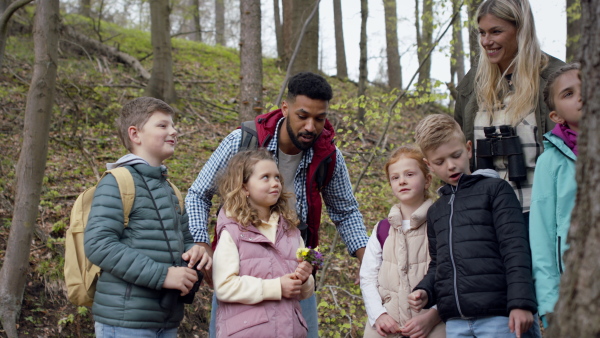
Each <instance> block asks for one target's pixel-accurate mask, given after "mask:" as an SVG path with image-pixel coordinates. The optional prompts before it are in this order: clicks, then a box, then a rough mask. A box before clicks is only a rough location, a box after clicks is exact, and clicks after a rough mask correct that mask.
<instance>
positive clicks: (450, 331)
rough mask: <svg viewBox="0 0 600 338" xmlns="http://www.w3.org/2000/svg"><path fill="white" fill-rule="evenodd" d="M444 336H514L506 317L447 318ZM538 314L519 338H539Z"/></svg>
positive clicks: (512, 337) (478, 337)
mask: <svg viewBox="0 0 600 338" xmlns="http://www.w3.org/2000/svg"><path fill="white" fill-rule="evenodd" d="M446 337H448V338H451V337H477V338H514V337H516V335H515V334H514V333H511V332H510V329H509V328H508V317H503V316H496V317H477V318H470V319H460V318H455V319H448V321H447V322H446ZM541 337H542V333H541V331H540V325H539V318H538V315H537V314H536V315H534V316H533V325H532V326H531V328H530V329H529V330H528V331H527V332H525V333H524V334H522V335H521V338H541Z"/></svg>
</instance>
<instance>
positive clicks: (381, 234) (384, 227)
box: [377, 218, 390, 249]
mask: <svg viewBox="0 0 600 338" xmlns="http://www.w3.org/2000/svg"><path fill="white" fill-rule="evenodd" d="M389 234H390V221H388V219H387V218H384V219H382V220H381V221H379V224H378V225H377V240H378V241H379V244H381V248H382V249H383V243H385V240H386V239H387V237H388V235H389Z"/></svg>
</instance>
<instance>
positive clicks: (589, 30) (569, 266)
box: [548, 0, 600, 338]
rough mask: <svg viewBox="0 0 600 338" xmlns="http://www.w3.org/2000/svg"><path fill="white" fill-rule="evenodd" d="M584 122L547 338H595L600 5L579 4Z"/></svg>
mask: <svg viewBox="0 0 600 338" xmlns="http://www.w3.org/2000/svg"><path fill="white" fill-rule="evenodd" d="M581 9H582V11H581V13H582V18H581V21H582V22H581V24H582V27H581V28H582V32H586V34H582V36H581V47H582V48H581V56H582V57H581V62H582V64H581V66H582V68H581V74H583V75H584V76H582V88H581V89H582V99H583V116H582V120H581V123H580V124H579V125H580V126H581V131H580V134H579V138H578V140H577V143H578V147H579V155H578V159H577V165H576V174H575V176H576V177H577V186H578V187H580V188H581V189H578V190H577V197H576V202H575V207H574V209H573V215H572V219H571V228H570V230H569V237H568V243H569V245H570V249H569V250H568V251H567V252H566V254H565V257H564V261H565V272H564V274H563V276H562V278H561V284H560V297H559V299H558V303H557V304H556V307H555V308H554V311H555V313H554V314H553V316H552V320H551V321H550V327H549V330H548V337H551V338H552V337H599V336H600V321H598V313H599V311H600V303H598V299H600V259H598V257H600V245H598V243H599V242H600V204H598V196H600V185H599V184H598V183H599V182H600V158H599V157H598V153H599V152H600V134H598V132H597V130H598V128H600V101H599V100H598V99H597V98H598V97H599V96H600V54H599V53H598V50H599V49H600V21H599V20H598V17H600V2H598V1H597V0H581Z"/></svg>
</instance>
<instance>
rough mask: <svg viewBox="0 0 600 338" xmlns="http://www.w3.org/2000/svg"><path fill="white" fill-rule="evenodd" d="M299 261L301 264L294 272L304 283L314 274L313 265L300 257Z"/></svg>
mask: <svg viewBox="0 0 600 338" xmlns="http://www.w3.org/2000/svg"><path fill="white" fill-rule="evenodd" d="M298 262H299V263H300V264H298V267H296V271H295V272H294V274H295V275H296V278H297V279H299V280H300V281H301V282H302V284H304V283H306V281H307V280H308V277H310V275H311V274H312V271H313V267H312V265H311V264H310V263H309V262H307V261H304V260H302V259H301V258H298Z"/></svg>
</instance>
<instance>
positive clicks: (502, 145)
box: [454, 0, 564, 223]
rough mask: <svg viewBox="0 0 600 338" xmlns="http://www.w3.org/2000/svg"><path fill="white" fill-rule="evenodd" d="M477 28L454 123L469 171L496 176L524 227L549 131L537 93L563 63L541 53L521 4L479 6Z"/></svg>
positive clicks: (507, 0) (497, 1) (498, 0)
mask: <svg viewBox="0 0 600 338" xmlns="http://www.w3.org/2000/svg"><path fill="white" fill-rule="evenodd" d="M477 23H478V26H479V35H480V39H479V42H480V45H479V47H480V55H479V61H478V64H477V65H475V66H474V67H473V68H472V69H471V70H470V71H469V73H467V75H466V76H465V77H464V79H463V80H462V81H461V82H460V84H459V85H458V87H457V90H458V92H459V96H458V98H457V100H456V107H455V111H454V118H455V119H456V121H457V122H458V123H459V124H460V126H461V128H462V130H463V133H464V134H465V136H466V138H467V140H469V141H471V142H473V145H474V147H475V150H474V155H475V156H473V157H472V158H473V160H472V163H471V166H472V167H473V168H472V169H484V168H490V169H495V170H497V171H498V173H499V174H500V177H501V178H503V179H505V180H507V181H508V182H509V183H510V184H511V186H512V187H513V189H514V190H515V193H516V194H517V197H518V198H519V201H520V202H521V207H522V208H523V213H524V216H525V221H526V223H528V221H529V207H530V204H531V185H532V184H533V173H534V169H535V163H536V160H537V158H538V156H539V155H540V154H541V153H542V151H543V146H542V135H544V133H546V132H548V131H550V130H551V129H552V128H553V127H554V122H552V121H551V120H550V119H549V117H548V116H549V115H548V113H549V111H548V108H547V107H546V105H545V103H544V97H543V94H542V92H543V90H544V87H545V85H546V79H547V77H548V75H550V74H551V73H553V72H554V71H555V70H556V69H558V68H559V67H560V66H562V65H564V62H562V61H560V60H558V59H556V58H554V57H552V56H550V55H547V54H545V53H543V52H542V51H541V49H540V44H539V41H538V39H537V36H536V32H535V23H534V21H533V15H532V13H531V8H530V4H529V2H528V1H527V0H487V1H484V2H483V3H482V4H481V5H480V6H479V8H478V10H477ZM500 126H504V127H503V128H499V127H500ZM486 127H488V128H486ZM489 127H493V128H489ZM484 128H485V129H484ZM486 133H487V135H486ZM515 135H516V136H518V137H511V136H515Z"/></svg>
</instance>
